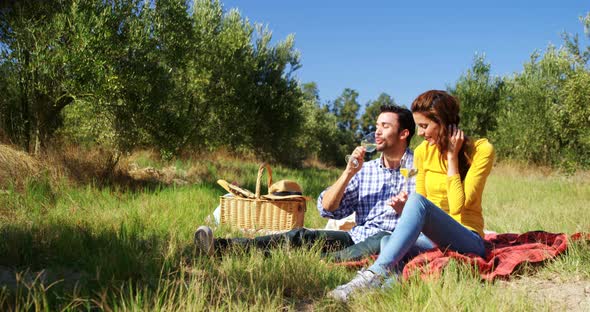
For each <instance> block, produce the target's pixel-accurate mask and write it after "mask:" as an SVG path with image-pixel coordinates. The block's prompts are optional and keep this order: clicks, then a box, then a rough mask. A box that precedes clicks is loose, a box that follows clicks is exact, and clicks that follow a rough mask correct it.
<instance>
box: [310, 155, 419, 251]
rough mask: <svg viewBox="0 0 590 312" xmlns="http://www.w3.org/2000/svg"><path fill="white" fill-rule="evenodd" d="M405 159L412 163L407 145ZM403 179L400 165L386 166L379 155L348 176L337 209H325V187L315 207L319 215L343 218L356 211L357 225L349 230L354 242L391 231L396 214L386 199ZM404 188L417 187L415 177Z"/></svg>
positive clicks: (412, 157)
mask: <svg viewBox="0 0 590 312" xmlns="http://www.w3.org/2000/svg"><path fill="white" fill-rule="evenodd" d="M405 162H406V167H410V168H411V167H412V165H411V164H413V162H414V154H412V151H410V149H406V157H405ZM403 182H404V177H403V176H402V175H401V174H400V172H399V168H398V169H389V168H386V167H385V166H384V165H383V155H381V157H379V159H375V160H371V161H368V162H365V163H364V164H363V168H362V169H361V170H360V171H359V172H358V173H357V174H356V175H355V176H354V177H353V178H352V179H351V180H350V182H349V183H348V186H347V187H346V190H345V191H344V196H343V197H342V201H341V202H340V207H338V209H336V210H334V211H331V212H330V211H326V210H324V207H323V206H322V199H323V198H324V193H325V192H326V191H325V190H324V191H323V192H322V193H321V194H320V196H319V198H318V204H317V207H318V210H319V211H320V215H321V216H322V217H324V218H330V219H342V218H345V217H347V216H349V215H351V214H352V213H353V212H356V220H355V221H356V226H355V227H353V228H352V229H351V230H350V232H349V234H350V236H351V238H352V240H353V241H354V242H355V243H359V242H362V241H364V240H365V239H366V238H367V237H369V236H373V235H375V234H377V233H379V232H381V231H388V232H391V231H393V229H394V228H395V226H396V224H397V220H398V218H399V216H398V215H397V213H396V212H395V211H394V210H393V208H392V207H391V206H389V205H388V203H389V202H390V199H391V197H393V196H395V195H397V194H398V193H399V192H400V191H401V188H402V187H404V186H403V185H402V184H403ZM404 190H405V191H406V192H408V194H410V193H413V192H414V191H415V190H416V181H415V179H410V180H409V181H408V183H405V187H404Z"/></svg>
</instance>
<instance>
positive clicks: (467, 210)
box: [414, 139, 495, 237]
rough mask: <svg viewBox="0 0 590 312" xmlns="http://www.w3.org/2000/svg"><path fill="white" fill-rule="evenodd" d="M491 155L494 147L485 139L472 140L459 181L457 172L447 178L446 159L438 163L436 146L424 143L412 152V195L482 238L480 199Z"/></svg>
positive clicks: (491, 158)
mask: <svg viewBox="0 0 590 312" xmlns="http://www.w3.org/2000/svg"><path fill="white" fill-rule="evenodd" d="M494 156H495V154H494V147H493V146H492V144H490V142H488V140H487V139H479V140H477V141H475V142H474V148H473V151H472V154H471V155H470V158H471V160H472V161H471V167H470V168H469V170H468V171H467V175H466V176H465V180H464V181H461V176H460V175H459V174H458V173H457V174H455V175H453V176H451V177H448V176H447V159H446V157H443V160H442V161H441V157H440V152H439V151H438V149H437V148H436V146H435V145H430V144H428V142H426V141H424V142H422V144H420V145H419V146H418V147H417V148H416V150H415V151H414V165H415V166H416V168H417V169H418V175H417V176H416V192H417V193H419V194H421V195H423V196H425V197H426V198H428V199H429V200H430V201H431V202H433V203H434V204H436V205H437V206H438V207H440V208H442V210H444V211H445V212H446V213H448V214H449V215H450V216H451V217H453V219H455V220H457V222H459V223H461V224H463V225H464V226H465V227H467V228H468V229H470V230H473V231H476V232H477V233H479V235H481V236H482V237H483V236H484V233H483V228H484V221H483V216H482V212H481V210H482V209H481V199H482V193H483V188H484V186H485V184H486V179H487V178H488V175H489V174H490V171H491V170H492V165H493V164H494Z"/></svg>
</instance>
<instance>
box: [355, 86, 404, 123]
mask: <svg viewBox="0 0 590 312" xmlns="http://www.w3.org/2000/svg"><path fill="white" fill-rule="evenodd" d="M383 105H397V104H396V103H395V100H394V99H393V98H392V97H391V96H389V94H387V93H381V94H380V95H379V97H378V98H377V99H376V100H374V101H369V102H368V103H367V104H366V106H365V112H364V113H363V115H362V116H361V121H360V128H361V132H363V133H367V132H370V131H374V130H375V122H376V121H377V117H378V116H379V113H380V111H381V106H383Z"/></svg>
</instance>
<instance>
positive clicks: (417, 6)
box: [221, 0, 590, 105]
mask: <svg viewBox="0 0 590 312" xmlns="http://www.w3.org/2000/svg"><path fill="white" fill-rule="evenodd" d="M221 1H222V3H223V5H224V8H225V10H229V9H231V8H237V9H238V10H239V11H240V13H241V14H242V16H243V17H247V18H248V19H249V20H250V22H256V23H261V24H264V25H267V26H268V28H269V29H270V30H271V31H272V32H273V40H274V41H275V42H276V41H277V40H283V39H284V38H285V37H286V36H287V35H288V34H291V33H292V34H294V35H295V47H296V49H297V50H299V52H300V53H301V63H302V68H301V69H299V70H298V71H297V72H296V75H297V77H298V79H299V80H300V81H301V82H310V81H315V82H316V83H317V84H318V88H319V91H320V97H321V100H322V102H323V103H324V102H326V101H331V100H334V99H335V98H336V97H338V96H339V95H340V94H341V93H342V91H343V90H344V88H352V89H355V90H356V91H357V92H359V103H360V104H361V105H364V104H366V102H367V101H369V100H374V99H376V98H377V97H378V96H379V94H380V93H382V92H386V93H388V94H389V95H391V96H393V98H394V99H395V100H396V102H397V103H398V104H404V105H409V104H410V103H411V101H412V100H413V99H414V98H415V97H416V96H417V95H418V94H420V93H421V92H423V91H426V90H429V89H446V88H447V86H449V85H454V84H455V82H456V81H457V79H458V78H459V77H460V75H461V74H462V73H464V72H465V71H466V70H467V69H468V68H469V67H470V65H471V64H472V61H473V57H474V56H475V54H476V53H480V54H482V53H483V54H485V56H486V60H487V62H488V63H490V64H491V66H492V73H493V74H494V75H499V76H504V75H509V74H512V73H514V72H520V71H521V70H522V67H523V64H524V63H525V62H527V61H528V60H529V59H530V55H531V54H532V53H533V52H534V51H535V50H539V51H541V52H542V51H544V50H545V49H546V47H547V46H548V45H549V44H550V43H551V44H553V45H556V46H558V47H559V46H561V45H562V42H563V41H562V39H561V36H560V35H561V33H562V32H564V31H565V32H569V33H579V34H580V37H581V38H584V39H585V37H584V35H583V33H584V29H583V26H582V24H581V23H580V21H579V19H578V18H579V16H581V15H586V13H587V12H589V11H590V1H581V0H580V1H573V0H562V1H548V0H537V1H530V0H523V1H505V0H497V1H493V2H491V1H486V2H482V1H452V0H449V1H414V2H411V4H410V2H409V1H404V2H399V1H394V0H391V1H344V0H342V1H332V0H327V1H321V0H315V1H308V0H300V1H278V0H242V1H236V0H232V1H229V0H226V1H224V0H221ZM476 2H479V4H478V3H476ZM582 42H583V43H584V44H588V41H587V40H584V41H582Z"/></svg>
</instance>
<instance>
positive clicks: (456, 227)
mask: <svg viewBox="0 0 590 312" xmlns="http://www.w3.org/2000/svg"><path fill="white" fill-rule="evenodd" d="M412 114H413V116H414V121H415V122H416V125H417V127H418V135H419V136H422V137H423V138H424V142H422V143H421V144H420V145H419V146H418V147H417V148H416V150H415V152H414V166H415V167H416V169H418V174H417V177H416V193H415V194H412V195H410V196H409V197H408V196H407V194H405V193H402V194H400V195H398V196H396V197H394V198H392V200H391V206H392V207H393V209H395V211H396V212H397V213H398V214H401V217H400V219H399V222H398V224H397V226H396V228H395V230H394V231H393V233H392V234H391V236H388V237H384V238H383V239H382V240H381V254H380V255H379V257H378V258H377V260H376V261H375V263H374V264H373V265H372V266H371V267H369V268H368V270H364V271H360V272H358V273H357V276H356V277H355V278H354V279H353V280H352V281H351V282H349V283H348V284H345V285H342V286H339V287H337V288H336V289H335V290H333V291H331V292H330V293H329V294H328V295H329V296H330V297H333V298H336V299H340V300H347V299H348V296H349V295H350V294H351V293H352V292H353V291H355V290H358V289H362V288H368V287H377V286H380V285H381V284H382V283H383V281H384V279H385V277H387V276H388V275H390V274H392V273H395V271H396V269H399V266H400V264H402V265H403V263H400V261H402V259H403V258H404V256H406V254H407V252H408V251H409V250H411V248H412V246H414V244H415V242H416V240H417V239H418V237H419V235H420V233H421V232H422V233H423V234H424V235H425V236H426V237H428V238H429V239H430V240H431V241H432V242H434V243H435V244H436V245H437V246H438V247H440V248H442V249H449V250H454V251H457V252H460V253H464V254H475V255H478V256H481V257H483V256H485V248H484V240H483V236H484V233H483V228H484V221H483V216H482V208H481V199H482V193H483V189H484V185H485V183H486V179H487V177H488V175H489V174H490V171H491V169H492V165H493V162H494V148H493V146H492V145H491V144H490V143H489V142H488V140H486V139H479V140H475V141H473V140H470V138H469V137H467V136H465V135H464V134H463V131H462V130H461V129H460V128H459V127H458V125H459V103H458V102H457V100H456V99H455V98H454V97H453V96H451V95H449V94H448V93H446V92H445V91H439V90H431V91H427V92H425V93H423V94H421V95H420V96H418V97H417V98H416V99H415V100H414V102H413V103H412Z"/></svg>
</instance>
